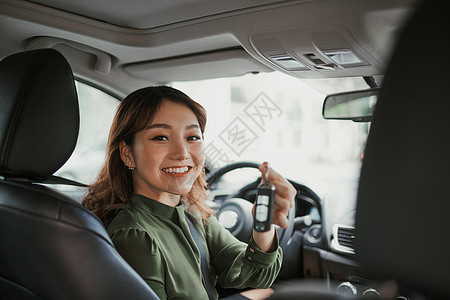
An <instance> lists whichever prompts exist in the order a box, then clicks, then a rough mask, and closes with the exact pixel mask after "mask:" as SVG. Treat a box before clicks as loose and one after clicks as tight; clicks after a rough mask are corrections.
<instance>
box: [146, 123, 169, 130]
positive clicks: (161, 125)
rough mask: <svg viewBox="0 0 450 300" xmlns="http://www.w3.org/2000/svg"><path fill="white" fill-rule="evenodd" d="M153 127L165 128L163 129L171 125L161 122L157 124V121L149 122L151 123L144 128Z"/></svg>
mask: <svg viewBox="0 0 450 300" xmlns="http://www.w3.org/2000/svg"><path fill="white" fill-rule="evenodd" d="M153 128H165V129H171V128H172V126H170V125H168V124H163V123H161V124H159V123H157V124H151V125H148V126H147V127H146V128H145V129H153Z"/></svg>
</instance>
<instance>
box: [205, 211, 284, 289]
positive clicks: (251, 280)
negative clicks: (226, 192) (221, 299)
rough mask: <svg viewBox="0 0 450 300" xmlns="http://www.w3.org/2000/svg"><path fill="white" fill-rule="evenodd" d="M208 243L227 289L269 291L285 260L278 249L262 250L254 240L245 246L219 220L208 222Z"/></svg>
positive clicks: (211, 219)
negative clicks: (264, 289) (267, 289)
mask: <svg viewBox="0 0 450 300" xmlns="http://www.w3.org/2000/svg"><path fill="white" fill-rule="evenodd" d="M206 234H207V240H208V248H209V251H210V258H211V264H212V265H213V266H214V268H215V269H216V272H217V274H218V283H220V285H221V286H222V287H224V288H238V289H239V288H247V287H251V288H268V287H270V286H271V285H272V283H273V281H274V280H275V279H276V277H277V275H278V273H279V271H280V268H281V262H282V258H283V252H282V250H281V248H280V247H279V246H278V237H277V236H275V242H276V243H277V250H275V251H274V252H270V253H266V252H263V251H261V250H260V249H259V248H258V246H257V245H256V243H255V242H254V241H253V239H251V240H250V242H249V244H248V245H247V244H245V243H243V242H241V241H239V240H238V239H236V238H235V237H234V236H233V235H232V234H231V233H230V232H229V231H228V230H226V229H225V228H224V227H223V226H222V225H220V224H219V221H218V220H217V218H216V217H211V218H209V219H208V223H207V233H206Z"/></svg>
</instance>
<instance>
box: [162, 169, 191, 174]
mask: <svg viewBox="0 0 450 300" xmlns="http://www.w3.org/2000/svg"><path fill="white" fill-rule="evenodd" d="M162 170H163V171H164V172H166V173H169V174H177V173H186V172H187V171H188V170H189V167H181V168H165V169H162Z"/></svg>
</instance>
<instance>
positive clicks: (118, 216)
mask: <svg viewBox="0 0 450 300" xmlns="http://www.w3.org/2000/svg"><path fill="white" fill-rule="evenodd" d="M205 124H206V112H205V110H204V108H203V107H202V106H200V105H199V104H198V103H196V102H194V101H193V100H192V99H190V98H189V97H188V96H187V95H185V94H184V93H182V92H180V91H178V90H176V89H173V88H170V87H166V86H160V87H148V88H143V89H140V90H137V91H135V92H133V93H131V94H130V95H129V96H127V97H126V98H125V99H124V100H123V101H122V102H121V104H120V105H119V108H118V111H117V113H116V115H115V118H114V121H113V124H112V127H111V131H110V134H109V140H108V146H107V159H106V163H105V166H104V167H103V169H102V171H101V172H100V175H99V177H98V179H97V181H96V182H95V183H94V184H93V185H91V186H90V189H89V193H88V195H87V196H86V197H85V199H84V200H83V204H84V205H85V206H86V207H88V208H89V209H90V210H92V211H93V212H94V213H95V214H96V215H97V216H98V217H99V218H100V219H101V220H102V222H103V223H104V224H105V226H106V227H107V231H108V233H109V235H110V236H111V239H112V241H113V242H114V244H115V246H116V248H117V251H118V252H119V253H120V254H121V255H122V256H123V257H124V259H125V260H126V261H127V262H128V263H129V264H130V265H131V266H132V267H133V268H134V269H135V270H136V271H137V273H139V274H140V276H142V278H143V279H144V280H145V281H146V282H147V283H148V284H149V286H150V287H151V288H152V289H153V290H154V291H155V293H156V294H157V295H158V296H159V297H160V298H161V299H171V298H177V299H216V298H217V291H216V290H215V288H214V286H215V284H216V283H219V284H220V285H221V286H223V287H227V288H246V287H254V288H268V287H270V286H271V284H272V283H273V281H274V280H275V278H276V276H277V274H278V272H279V270H280V267H281V260H282V251H281V248H280V247H279V246H278V239H277V236H276V234H275V230H274V227H273V226H272V227H271V229H270V230H269V231H267V232H256V231H253V235H252V238H251V240H250V242H249V244H248V245H247V244H245V243H242V242H240V241H239V240H237V239H236V238H235V237H233V236H232V235H231V234H230V233H229V232H228V231H227V230H226V229H225V228H223V227H222V226H221V225H220V224H219V223H218V220H217V219H216V218H215V217H214V216H213V212H212V211H211V209H210V208H209V207H208V206H207V205H206V204H205V202H204V201H205V199H206V191H205V182H204V180H203V177H204V160H205V157H204V153H203V151H202V150H203V133H204V130H205ZM266 168H267V165H266V163H264V164H262V165H261V166H260V170H261V172H265V170H266ZM269 179H270V181H271V183H273V184H274V185H275V187H276V196H275V205H274V207H275V208H274V217H273V224H278V225H280V226H282V227H287V225H288V220H287V217H286V216H287V214H288V211H289V209H290V207H291V206H292V205H293V201H294V200H293V199H294V196H295V193H296V191H295V189H294V188H293V186H292V185H291V184H290V183H289V182H288V181H287V180H286V179H285V178H283V177H282V176H280V175H279V174H278V173H277V172H275V171H273V170H272V171H271V172H270V177H269ZM196 237H197V240H195V239H196ZM199 240H200V241H201V245H199V244H198V243H199ZM200 248H203V249H200ZM202 256H203V263H202ZM205 265H206V269H205ZM245 295H246V296H247V297H254V295H252V293H251V292H249V293H247V294H245ZM241 297H242V296H241ZM256 297H259V296H256Z"/></svg>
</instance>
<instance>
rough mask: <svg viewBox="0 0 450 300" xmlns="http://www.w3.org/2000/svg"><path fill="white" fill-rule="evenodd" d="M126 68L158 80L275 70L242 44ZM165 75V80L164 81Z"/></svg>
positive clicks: (236, 74)
mask: <svg viewBox="0 0 450 300" xmlns="http://www.w3.org/2000/svg"><path fill="white" fill-rule="evenodd" d="M124 70H125V72H127V73H128V74H130V75H132V76H135V77H138V78H145V79H147V80H152V81H154V82H157V83H167V82H170V81H191V80H201V79H210V78H221V77H232V76H241V75H245V74H247V73H258V72H271V71H273V69H271V68H269V67H267V66H265V65H264V64H262V63H260V62H258V61H257V60H255V59H254V58H253V57H251V56H250V55H249V54H248V53H247V52H246V51H245V50H244V49H242V48H235V49H226V50H219V51H214V52H208V53H201V54H194V55H189V56H182V57H175V58H172V59H164V60H152V61H146V62H139V63H133V64H128V65H126V66H124ZM161 78H164V79H165V80H164V81H162V80H161Z"/></svg>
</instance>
